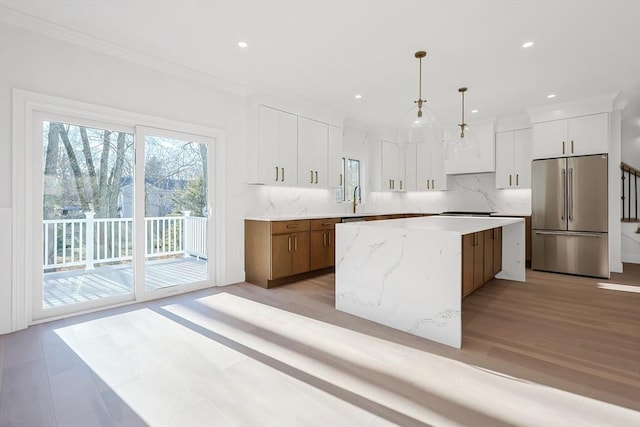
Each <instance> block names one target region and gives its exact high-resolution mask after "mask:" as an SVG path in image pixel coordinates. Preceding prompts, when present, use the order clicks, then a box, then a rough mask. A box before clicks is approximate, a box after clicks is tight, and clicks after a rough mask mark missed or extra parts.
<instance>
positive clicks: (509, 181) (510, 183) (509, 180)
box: [509, 174, 511, 187]
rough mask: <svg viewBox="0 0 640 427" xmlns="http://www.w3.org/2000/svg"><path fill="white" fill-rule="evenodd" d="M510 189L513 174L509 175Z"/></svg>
mask: <svg viewBox="0 0 640 427" xmlns="http://www.w3.org/2000/svg"><path fill="white" fill-rule="evenodd" d="M509 187H511V174H509Z"/></svg>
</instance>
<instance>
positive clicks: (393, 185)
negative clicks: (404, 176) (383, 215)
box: [391, 179, 396, 190]
mask: <svg viewBox="0 0 640 427" xmlns="http://www.w3.org/2000/svg"><path fill="white" fill-rule="evenodd" d="M391 189H392V190H395V189H396V180H395V179H392V180H391Z"/></svg>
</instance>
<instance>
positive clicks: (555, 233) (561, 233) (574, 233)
mask: <svg viewBox="0 0 640 427" xmlns="http://www.w3.org/2000/svg"><path fill="white" fill-rule="evenodd" d="M534 233H535V234H542V235H552V236H580V237H603V236H605V235H606V233H589V232H580V231H571V232H566V231H540V230H535V231H534Z"/></svg>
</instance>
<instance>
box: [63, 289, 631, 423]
mask: <svg viewBox="0 0 640 427" xmlns="http://www.w3.org/2000/svg"><path fill="white" fill-rule="evenodd" d="M56 333H57V335H58V336H59V337H60V338H62V339H63V340H64V341H65V343H66V344H67V345H68V346H69V347H71V348H72V349H73V350H74V351H75V352H76V353H77V354H78V355H79V356H80V357H81V358H82V359H83V361H84V362H85V363H86V364H87V365H88V366H89V367H90V368H91V369H92V370H93V371H94V372H95V374H96V375H97V376H98V377H99V378H100V379H101V380H102V381H103V382H104V383H105V384H106V386H108V387H109V388H111V389H112V390H113V391H114V392H115V393H116V394H117V395H118V396H119V397H120V398H121V399H122V400H123V401H124V402H126V404H127V405H129V407H130V408H131V409H132V410H133V411H135V412H136V413H137V414H139V415H140V417H141V418H143V419H144V420H145V422H147V423H149V424H150V425H162V426H164V425H168V424H170V425H189V424H190V425H193V424H196V425H197V424H203V423H211V422H212V420H216V423H217V424H218V425H228V424H232V425H247V426H250V425H256V424H261V425H264V424H275V425H305V426H309V425H317V426H326V425H336V424H340V425H354V426H365V425H367V426H368V425H374V424H375V425H376V426H384V425H395V424H394V423H390V422H389V421H388V420H394V421H395V422H397V423H399V424H415V425H421V424H423V423H426V424H434V425H460V424H462V425H471V424H473V425H502V424H515V425H531V426H539V425H545V426H551V425H594V426H596V425H597V426H601V425H611V424H614V425H633V423H634V422H636V421H637V420H638V413H637V412H635V411H632V410H629V409H626V408H621V407H617V406H615V405H611V404H608V403H604V402H600V401H596V400H593V399H589V398H586V397H583V396H579V395H575V394H572V393H568V392H565V391H561V390H558V389H554V388H551V387H547V386H542V385H539V384H535V383H532V382H529V381H524V380H520V379H518V378H513V377H510V376H507V375H504V374H501V373H499V372H492V371H489V370H486V369H482V368H478V367H475V366H471V365H467V364H465V363H462V362H458V361H454V360H450V359H447V358H445V357H442V356H437V355H433V354H430V353H425V352H424V351H420V350H417V349H414V348H410V347H406V346H403V345H400V344H397V343H394V342H391V341H387V340H384V339H381V338H377V337H373V336H370V335H366V334H363V333H359V332H355V331H353V330H350V329H346V328H343V327H339V326H335V325H332V324H329V323H325V322H322V321H319V320H315V319H311V318H308V317H305V316H301V315H298V314H294V313H291V312H288V311H285V310H281V309H278V308H274V307H272V306H269V305H265V304H261V303H258V302H255V301H252V300H249V299H245V298H241V297H238V296H234V295H231V294H228V293H220V294H216V295H211V296H207V297H204V298H200V299H198V300H195V301H193V300H189V301H186V302H184V303H182V302H181V303H175V304H171V305H165V306H161V307H149V308H145V309H141V310H134V311H129V312H126V313H123V314H118V315H115V316H110V317H104V318H100V319H97V320H92V321H89V322H85V323H81V324H75V325H73V326H68V327H64V328H59V329H56ZM168 420H170V421H168Z"/></svg>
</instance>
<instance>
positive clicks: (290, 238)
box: [289, 236, 291, 252]
mask: <svg viewBox="0 0 640 427" xmlns="http://www.w3.org/2000/svg"><path fill="white" fill-rule="evenodd" d="M289 252H291V236H289Z"/></svg>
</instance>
